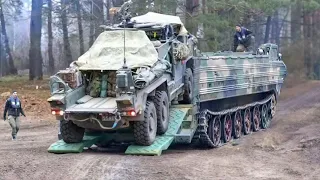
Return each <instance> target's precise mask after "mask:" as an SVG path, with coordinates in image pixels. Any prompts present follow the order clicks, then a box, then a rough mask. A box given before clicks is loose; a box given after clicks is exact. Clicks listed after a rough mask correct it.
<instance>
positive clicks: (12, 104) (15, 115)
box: [3, 91, 26, 140]
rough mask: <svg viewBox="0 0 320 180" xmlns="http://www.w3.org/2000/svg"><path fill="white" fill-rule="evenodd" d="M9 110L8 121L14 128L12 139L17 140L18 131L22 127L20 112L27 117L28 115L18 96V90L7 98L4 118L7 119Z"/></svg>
mask: <svg viewBox="0 0 320 180" xmlns="http://www.w3.org/2000/svg"><path fill="white" fill-rule="evenodd" d="M7 112H8V121H9V124H10V126H11V128H12V140H15V139H16V138H17V133H18V131H19V127H20V119H19V116H20V113H21V114H22V115H23V116H24V117H26V115H25V114H24V112H23V109H22V106H21V101H20V99H19V98H18V94H17V92H16V91H13V93H12V96H10V97H9V99H7V101H6V104H5V108H4V113H3V120H4V121H5V120H6V115H7Z"/></svg>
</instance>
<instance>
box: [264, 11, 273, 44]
mask: <svg viewBox="0 0 320 180" xmlns="http://www.w3.org/2000/svg"><path fill="white" fill-rule="evenodd" d="M270 27H271V16H268V18H267V24H266V32H265V36H264V43H268V42H269V35H270Z"/></svg>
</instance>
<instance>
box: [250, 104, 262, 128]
mask: <svg viewBox="0 0 320 180" xmlns="http://www.w3.org/2000/svg"><path fill="white" fill-rule="evenodd" d="M260 122H261V116H260V110H259V106H255V107H254V108H253V111H252V129H253V131H254V132H257V131H259V130H260Z"/></svg>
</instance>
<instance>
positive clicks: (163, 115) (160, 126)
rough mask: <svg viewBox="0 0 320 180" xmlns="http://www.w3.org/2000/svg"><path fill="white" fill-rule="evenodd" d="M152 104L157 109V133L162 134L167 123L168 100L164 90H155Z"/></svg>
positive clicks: (166, 127)
mask: <svg viewBox="0 0 320 180" xmlns="http://www.w3.org/2000/svg"><path fill="white" fill-rule="evenodd" d="M154 104H155V106H156V111H157V134H159V135H162V134H164V133H165V132H166V131H167V129H168V125H169V100H168V95H167V93H166V92H165V91H158V92H156V96H155V101H154Z"/></svg>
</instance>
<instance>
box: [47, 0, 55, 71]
mask: <svg viewBox="0 0 320 180" xmlns="http://www.w3.org/2000/svg"><path fill="white" fill-rule="evenodd" d="M52 41H53V35H52V0H48V57H49V73H50V74H51V75H52V74H54V72H55V66H54V58H53V52H52V46H53V45H52Z"/></svg>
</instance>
